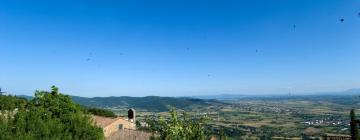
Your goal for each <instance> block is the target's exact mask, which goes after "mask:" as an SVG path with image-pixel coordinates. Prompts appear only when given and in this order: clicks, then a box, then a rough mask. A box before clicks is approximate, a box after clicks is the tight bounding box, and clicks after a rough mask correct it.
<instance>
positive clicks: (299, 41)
mask: <svg viewBox="0 0 360 140" xmlns="http://www.w3.org/2000/svg"><path fill="white" fill-rule="evenodd" d="M359 12H360V1H358V0H346V1H345V0H315V1H314V0H234V1H230V0H204V1H202V0H162V1H159V0H151V1H150V0H149V1H138V0H129V1H121V0H120V1H115V0H111V1H110V0H86V1H76V0H69V1H67V0H61V1H55V0H54V1H48V0H43V1H38V0H32V1H28V0H23V1H20V0H0V64H1V70H0V87H2V88H3V89H4V90H6V91H8V92H10V93H13V94H26V95H32V94H33V92H34V91H35V90H36V89H49V88H50V86H51V85H56V86H59V87H60V90H61V91H63V92H65V93H67V94H72V95H79V96H88V97H93V96H125V95H126V96H147V95H159V96H189V95H207V94H274V93H288V92H292V93H294V94H301V93H309V92H320V91H339V90H346V89H349V88H358V87H360V78H359V75H360V63H359V62H360V55H359V53H360V39H359V35H360V15H359ZM342 18H343V19H344V22H340V19H342Z"/></svg>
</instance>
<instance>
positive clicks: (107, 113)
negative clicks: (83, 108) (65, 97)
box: [87, 107, 117, 118]
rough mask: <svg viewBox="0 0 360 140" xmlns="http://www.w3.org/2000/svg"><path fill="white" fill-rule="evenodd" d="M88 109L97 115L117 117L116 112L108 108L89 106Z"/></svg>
mask: <svg viewBox="0 0 360 140" xmlns="http://www.w3.org/2000/svg"><path fill="white" fill-rule="evenodd" d="M87 111H88V112H89V113H91V114H93V115H97V116H104V117H111V118H115V117H117V116H116V115H115V114H114V112H112V111H110V110H107V109H102V108H95V107H92V108H87Z"/></svg>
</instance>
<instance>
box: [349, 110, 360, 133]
mask: <svg viewBox="0 0 360 140" xmlns="http://www.w3.org/2000/svg"><path fill="white" fill-rule="evenodd" d="M350 120H351V122H350V130H351V138H352V139H353V140H359V139H360V137H359V128H358V120H357V119H356V116H355V111H354V109H351V111H350Z"/></svg>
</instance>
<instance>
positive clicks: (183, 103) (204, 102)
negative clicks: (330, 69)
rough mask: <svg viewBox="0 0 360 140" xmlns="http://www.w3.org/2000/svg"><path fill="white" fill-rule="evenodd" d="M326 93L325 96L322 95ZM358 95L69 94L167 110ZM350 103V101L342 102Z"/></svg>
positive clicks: (103, 103) (95, 103) (92, 101)
mask: <svg viewBox="0 0 360 140" xmlns="http://www.w3.org/2000/svg"><path fill="white" fill-rule="evenodd" d="M324 95H326V96H324ZM349 95H351V96H359V95H360V89H349V90H346V91H342V92H322V93H313V94H299V95H294V94H288V95H286V94H282V95H281V94H279V95H232V94H221V95H207V96H205V95H204V96H191V97H159V96H146V97H129V96H121V97H92V98H87V97H79V96H71V97H72V99H73V100H74V101H75V102H77V103H79V104H81V105H84V106H90V107H91V106H92V107H104V108H106V107H128V108H135V109H144V110H148V111H155V112H156V111H167V110H169V108H171V107H175V108H178V109H184V110H187V109H191V108H192V107H194V106H210V105H220V104H226V103H224V102H223V101H231V100H246V99H263V100H289V99H292V100H293V99H307V100H310V99H311V100H320V99H326V100H329V101H337V102H339V101H341V100H338V97H336V96H349ZM20 97H24V98H27V99H31V98H33V97H32V96H26V95H21V96H20ZM349 98H350V99H351V100H354V101H356V102H357V100H358V97H356V98H353V97H349ZM348 101H349V100H348ZM341 102H342V101H341ZM344 103H352V102H344Z"/></svg>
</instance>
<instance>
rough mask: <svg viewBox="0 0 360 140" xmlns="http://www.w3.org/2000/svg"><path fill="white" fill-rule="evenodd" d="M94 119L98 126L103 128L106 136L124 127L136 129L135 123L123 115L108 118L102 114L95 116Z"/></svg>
mask: <svg viewBox="0 0 360 140" xmlns="http://www.w3.org/2000/svg"><path fill="white" fill-rule="evenodd" d="M93 120H94V123H95V124H96V125H97V126H99V127H101V128H102V129H103V132H104V136H105V138H106V137H109V136H110V135H112V134H113V133H115V132H118V131H119V130H122V129H130V130H135V129H136V125H135V123H132V122H130V121H128V120H126V119H124V118H122V117H117V118H108V117H101V116H93Z"/></svg>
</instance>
